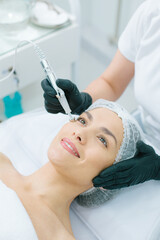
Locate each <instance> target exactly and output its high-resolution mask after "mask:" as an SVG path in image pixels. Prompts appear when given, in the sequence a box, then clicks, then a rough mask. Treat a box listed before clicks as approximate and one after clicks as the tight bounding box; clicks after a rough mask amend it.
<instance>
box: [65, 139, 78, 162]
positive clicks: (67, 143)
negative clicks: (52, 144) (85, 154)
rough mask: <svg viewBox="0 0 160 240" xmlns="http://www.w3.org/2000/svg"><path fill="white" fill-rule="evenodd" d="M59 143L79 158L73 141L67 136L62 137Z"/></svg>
mask: <svg viewBox="0 0 160 240" xmlns="http://www.w3.org/2000/svg"><path fill="white" fill-rule="evenodd" d="M61 145H62V146H63V147H64V148H65V149H66V150H67V151H68V152H70V153H71V154H72V155H74V156H76V157H78V158H80V155H79V152H78V150H77V148H76V146H75V145H74V143H73V142H71V140H70V139H69V138H63V139H62V140H61Z"/></svg>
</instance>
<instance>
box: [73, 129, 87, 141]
mask: <svg viewBox="0 0 160 240" xmlns="http://www.w3.org/2000/svg"><path fill="white" fill-rule="evenodd" d="M73 136H74V137H75V138H76V140H77V141H78V142H79V143H81V144H85V143H86V140H87V139H86V134H85V133H82V132H79V131H74V132H73Z"/></svg>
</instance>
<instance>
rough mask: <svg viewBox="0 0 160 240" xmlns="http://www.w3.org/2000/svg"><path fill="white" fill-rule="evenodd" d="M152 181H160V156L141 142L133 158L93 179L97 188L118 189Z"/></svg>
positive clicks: (113, 166) (107, 169)
mask: <svg viewBox="0 0 160 240" xmlns="http://www.w3.org/2000/svg"><path fill="white" fill-rule="evenodd" d="M151 179H155V180H160V156H158V155H157V154H156V153H155V151H154V149H153V148H152V147H151V146H149V145H147V144H145V143H144V142H142V141H139V142H138V143H137V153H136V155H135V156H134V157H133V158H131V159H128V160H125V161H122V162H119V163H117V164H115V165H112V166H111V167H109V168H106V169H105V170H103V171H102V172H101V173H100V174H99V175H98V176H97V177H95V178H94V179H93V184H94V186H95V187H103V188H105V189H117V188H123V187H128V186H131V185H136V184H138V183H143V182H145V181H148V180H151Z"/></svg>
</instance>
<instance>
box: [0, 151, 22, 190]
mask: <svg viewBox="0 0 160 240" xmlns="http://www.w3.org/2000/svg"><path fill="white" fill-rule="evenodd" d="M18 174H19V173H18V172H17V170H16V169H15V167H14V166H13V164H12V162H11V161H10V159H9V158H8V157H7V156H6V155H5V154H3V153H2V152H0V180H1V181H3V183H4V184H6V185H7V186H8V187H10V188H12V185H13V184H14V182H15V180H16V179H17V176H18Z"/></svg>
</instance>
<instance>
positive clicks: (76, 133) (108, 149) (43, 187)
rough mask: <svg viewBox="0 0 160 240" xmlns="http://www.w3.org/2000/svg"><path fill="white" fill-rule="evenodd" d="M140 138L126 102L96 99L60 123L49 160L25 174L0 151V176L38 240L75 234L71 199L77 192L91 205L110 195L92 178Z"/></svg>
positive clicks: (127, 152)
mask: <svg viewBox="0 0 160 240" xmlns="http://www.w3.org/2000/svg"><path fill="white" fill-rule="evenodd" d="M140 138H141V137H140V130H139V127H138V126H137V124H136V122H135V121H134V119H133V118H132V117H131V116H130V115H129V114H128V113H127V112H126V111H125V110H124V109H123V108H122V107H120V106H119V105H117V104H116V103H112V102H108V101H106V100H98V101H96V102H95V103H94V104H93V105H92V106H91V107H90V108H89V109H88V111H87V112H84V113H83V114H82V115H80V116H79V117H78V118H77V120H76V121H74V122H68V123H66V124H65V125H64V126H63V127H62V128H61V130H60V131H59V132H58V134H57V135H56V137H55V138H54V139H53V141H52V142H51V144H50V146H49V149H48V159H49V161H48V162H47V163H46V164H45V165H44V166H43V167H41V168H40V169H39V170H37V171H36V172H34V173H33V174H31V175H29V176H23V175H21V174H20V173H19V172H17V170H16V169H15V168H14V167H13V165H12V163H11V162H10V160H9V159H8V158H7V157H6V156H5V155H3V154H0V180H2V181H3V183H4V184H5V185H7V187H8V188H11V189H12V190H14V191H15V192H16V194H17V196H18V197H19V199H20V201H21V203H22V204H23V206H24V208H25V209H26V211H27V213H28V215H29V217H30V219H31V221H32V224H33V226H34V228H35V231H36V233H37V236H38V239H39V240H42V239H46V240H51V239H55V240H56V239H57V240H59V239H62V240H73V239H75V238H74V236H73V232H72V228H71V224H70V218H69V207H70V204H71V202H72V201H73V200H74V199H75V198H76V197H77V196H78V197H77V199H78V201H79V203H81V204H83V205H87V206H93V205H99V204H101V203H103V202H104V201H106V200H108V198H109V197H108V196H109V194H111V193H110V191H106V190H103V189H100V188H93V183H92V180H93V178H94V177H95V176H97V175H98V174H99V173H100V172H101V171H102V170H103V169H105V168H107V167H109V166H111V165H112V164H114V163H115V162H117V161H120V160H124V159H127V158H129V157H131V156H132V155H134V153H135V151H136V142H137V141H138V140H139V139H140ZM8 173H10V174H8ZM86 191H87V192H86ZM88 191H89V192H88ZM84 192H85V193H84ZM44 219H45V221H44Z"/></svg>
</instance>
